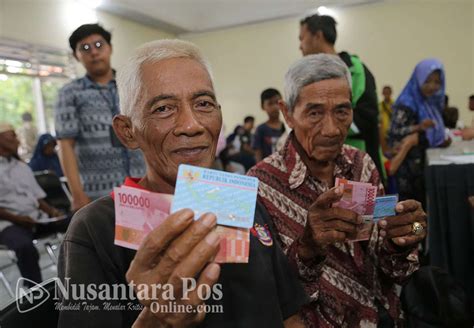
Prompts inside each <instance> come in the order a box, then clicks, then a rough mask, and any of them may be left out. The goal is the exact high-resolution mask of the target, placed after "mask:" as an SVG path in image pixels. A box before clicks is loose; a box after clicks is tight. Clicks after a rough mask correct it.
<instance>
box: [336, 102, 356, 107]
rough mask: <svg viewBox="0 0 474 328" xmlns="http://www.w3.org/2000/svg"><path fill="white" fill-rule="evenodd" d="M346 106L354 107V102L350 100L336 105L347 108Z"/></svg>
mask: <svg viewBox="0 0 474 328" xmlns="http://www.w3.org/2000/svg"><path fill="white" fill-rule="evenodd" d="M345 107H350V108H352V103H351V102H350V101H345V102H342V103H340V104H337V105H336V108H345Z"/></svg>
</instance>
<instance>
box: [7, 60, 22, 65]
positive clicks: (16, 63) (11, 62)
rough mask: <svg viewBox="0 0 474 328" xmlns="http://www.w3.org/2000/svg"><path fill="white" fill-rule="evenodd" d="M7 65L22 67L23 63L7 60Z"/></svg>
mask: <svg viewBox="0 0 474 328" xmlns="http://www.w3.org/2000/svg"><path fill="white" fill-rule="evenodd" d="M5 64H6V65H7V66H13V67H22V66H23V63H22V62H20V61H17V60H8V59H7V60H5Z"/></svg>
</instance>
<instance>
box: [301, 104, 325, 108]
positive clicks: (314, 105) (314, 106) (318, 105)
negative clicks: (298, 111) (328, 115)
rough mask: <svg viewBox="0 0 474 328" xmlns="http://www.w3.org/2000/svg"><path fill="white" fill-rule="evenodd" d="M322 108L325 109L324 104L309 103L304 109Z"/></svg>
mask: <svg viewBox="0 0 474 328" xmlns="http://www.w3.org/2000/svg"><path fill="white" fill-rule="evenodd" d="M321 107H324V104H321V103H312V102H310V103H307V104H306V105H305V106H304V108H305V109H312V108H321Z"/></svg>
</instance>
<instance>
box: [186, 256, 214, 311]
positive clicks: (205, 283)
mask: <svg viewBox="0 0 474 328" xmlns="http://www.w3.org/2000/svg"><path fill="white" fill-rule="evenodd" d="M220 273H221V267H220V265H219V264H217V263H209V264H208V265H207V266H206V268H205V269H204V270H203V271H202V272H201V274H200V275H199V279H198V281H197V286H196V288H195V289H194V290H193V291H192V292H191V293H190V294H189V295H188V296H189V301H187V303H188V304H191V305H193V306H197V305H199V304H202V303H203V302H204V301H205V300H202V299H201V296H204V297H206V296H209V295H207V294H210V295H211V296H210V297H213V296H212V295H215V294H214V290H213V286H214V284H215V283H216V282H217V281H218V280H219V275H220ZM198 291H201V292H198ZM220 291H221V292H222V289H220ZM215 296H218V295H215Z"/></svg>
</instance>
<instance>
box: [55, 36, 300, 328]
mask: <svg viewBox="0 0 474 328" xmlns="http://www.w3.org/2000/svg"><path fill="white" fill-rule="evenodd" d="M118 86H119V90H120V103H121V104H122V115H118V116H116V117H115V118H114V122H113V126H114V129H115V131H116V133H117V136H118V137H119V138H120V140H121V142H122V143H123V144H124V145H125V146H126V147H128V148H129V149H141V150H142V151H143V154H144V157H145V161H146V164H147V172H146V175H145V176H144V177H143V178H141V179H131V178H128V179H127V180H126V182H125V185H126V186H129V187H132V188H140V189H146V190H150V191H153V192H160V193H169V194H172V193H174V188H175V182H176V176H177V171H178V165H179V164H181V163H186V164H192V165H196V166H202V167H210V166H211V165H212V163H213V161H214V157H215V152H216V146H217V140H218V136H219V132H220V129H221V126H222V117H221V110H220V105H219V104H218V103H217V100H216V96H215V93H214V86H213V82H212V77H211V74H210V70H209V67H208V65H207V63H206V61H205V60H204V59H203V58H202V56H201V54H200V52H199V50H198V49H197V48H196V47H195V46H194V45H192V44H190V43H188V42H184V41H178V40H164V41H155V42H151V43H148V44H145V45H144V46H142V47H141V48H139V49H138V50H137V51H136V53H135V55H134V56H133V57H132V58H131V59H130V60H129V62H128V63H127V64H126V65H125V67H123V68H122V70H121V73H120V74H119V76H118ZM257 208H258V209H257V211H256V214H255V224H256V226H258V225H259V227H260V231H262V229H263V232H264V234H265V236H266V237H267V238H266V239H265V242H263V241H261V240H260V239H258V238H257V237H255V236H254V235H253V234H251V235H250V254H249V262H248V263H247V264H223V265H218V264H216V263H214V262H213V258H214V256H215V254H216V252H217V251H218V248H219V242H220V241H219V237H218V235H217V234H216V232H215V228H216V217H215V215H214V214H212V213H207V214H204V215H202V216H201V217H200V218H199V219H198V218H194V217H193V216H194V214H193V211H191V210H189V209H186V210H181V211H178V212H176V213H173V214H171V215H170V216H169V217H168V218H167V219H166V220H165V221H164V222H163V223H162V224H161V225H160V226H159V227H158V228H157V229H155V230H153V231H152V232H151V233H150V234H149V235H148V237H147V238H146V239H145V241H144V242H143V243H142V245H141V247H140V248H139V249H138V251H134V250H130V249H126V248H122V247H119V246H115V245H114V229H115V214H114V200H113V198H112V197H109V196H107V197H104V198H101V199H99V200H97V201H95V202H93V203H92V204H90V205H88V206H86V207H85V208H83V209H82V210H80V211H79V212H78V213H77V214H76V216H75V217H74V218H73V220H72V225H71V227H70V229H69V230H68V233H67V235H66V237H65V239H64V243H63V245H62V248H61V255H60V265H59V275H60V277H61V279H62V280H63V281H67V280H68V281H69V283H75V284H78V283H80V284H87V285H88V286H92V284H95V285H96V286H97V284H99V285H104V284H105V285H109V286H111V285H127V281H128V282H129V283H133V286H135V288H136V289H135V291H136V292H137V293H136V297H138V298H139V301H140V303H141V304H142V305H144V307H143V310H141V308H139V309H138V310H137V308H136V307H132V308H130V307H129V306H128V305H127V304H128V302H131V304H135V305H137V304H136V301H133V298H131V297H129V298H125V299H122V300H117V299H115V300H112V301H111V303H112V304H113V305H114V307H113V308H112V310H110V308H109V307H108V308H104V306H103V304H102V303H101V302H100V301H97V302H96V303H94V302H91V303H93V305H96V306H98V308H97V311H90V312H88V311H82V312H78V311H72V310H70V311H68V310H64V311H61V313H60V320H59V327H86V326H87V327H104V326H105V327H128V326H131V325H132V324H133V325H134V327H188V326H194V325H196V324H199V323H201V325H202V326H203V327H283V326H284V325H285V327H290V326H291V327H296V326H298V325H299V324H301V322H299V319H298V317H297V316H295V314H296V313H298V311H299V309H300V307H301V305H302V304H304V303H305V302H306V295H305V293H304V290H303V288H302V287H301V286H300V285H299V282H298V279H297V277H296V274H295V275H293V273H292V272H291V271H290V269H289V268H290V267H289V264H288V262H287V259H286V257H285V255H284V254H283V252H282V251H281V249H280V248H279V246H277V243H273V241H272V238H271V234H270V232H269V228H270V227H269V226H268V225H267V221H266V218H267V217H268V214H267V213H266V212H265V211H264V209H263V207H261V206H260V205H258V204H257ZM195 219H198V220H195ZM256 235H258V234H256ZM185 278H186V279H191V278H195V279H196V280H197V282H196V289H195V290H193V291H192V292H191V293H189V295H188V296H187V297H184V296H183V295H181V296H180V294H182V290H183V287H182V280H183V279H185ZM153 284H155V286H156V285H161V286H167V288H166V289H167V290H169V289H171V290H174V296H175V297H176V304H177V305H185V306H187V307H189V306H190V307H191V309H192V310H193V311H194V312H193V311H191V313H189V312H188V313H183V312H181V313H179V312H176V311H173V310H172V311H171V312H167V313H165V312H158V311H156V310H154V309H156V308H157V307H156V305H157V304H158V305H159V304H162V303H165V301H164V299H166V298H165V296H166V295H165V294H166V293H165V294H161V293H160V294H158V296H156V297H147V295H148V296H149V295H150V294H148V293H142V292H141V291H142V290H141V289H138V288H137V287H136V286H139V285H141V286H150V288H153ZM217 284H220V287H221V288H220V289H221V291H222V295H221V297H220V298H218V299H211V300H209V301H206V304H217V305H219V304H220V305H223V313H208V314H207V315H206V314H205V313H204V312H199V311H198V312H196V311H195V310H196V309H198V307H199V306H200V305H202V304H203V301H204V300H203V299H201V297H199V293H197V292H196V291H198V290H202V289H204V290H205V289H206V287H208V288H210V287H213V288H214V287H215V286H217ZM84 288H87V287H84ZM152 296H153V295H152ZM83 301H86V302H88V300H83ZM69 303H71V300H69V301H68V300H67V299H65V298H63V305H68V304H69ZM121 306H124V307H123V308H122V307H121ZM140 310H141V312H140ZM139 314H140V315H139ZM137 316H138V318H137ZM202 320H204V321H203V322H202Z"/></svg>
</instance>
